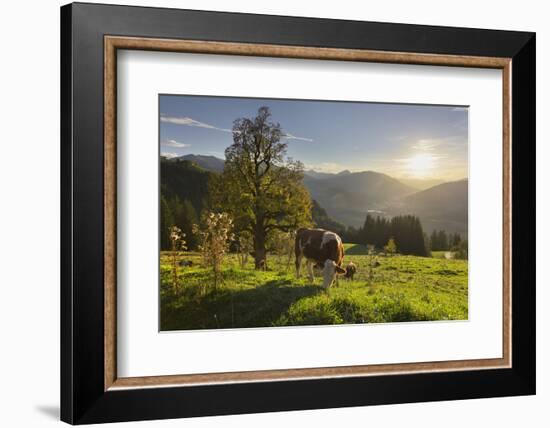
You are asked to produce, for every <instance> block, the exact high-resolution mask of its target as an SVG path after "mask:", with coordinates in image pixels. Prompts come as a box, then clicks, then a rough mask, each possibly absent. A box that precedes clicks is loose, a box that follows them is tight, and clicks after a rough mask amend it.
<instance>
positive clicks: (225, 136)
mask: <svg viewBox="0 0 550 428" xmlns="http://www.w3.org/2000/svg"><path fill="white" fill-rule="evenodd" d="M107 18H108V19H107ZM61 54H62V63H61V83H62V85H61V104H62V111H61V129H62V138H61V156H62V159H61V167H62V170H61V191H62V207H61V213H62V219H61V220H62V235H61V243H62V265H61V272H62V282H61V390H62V391H61V418H62V420H64V421H66V422H69V423H71V424H85V423H98V422H116V421H129V420H145V419H162V418H178V417H190V416H202V415H223V414H236V413H252V412H270V411H283V410H299V409H316V408H328V407H344V406H362V405H373V404H389V403H405V402H416V401H435V400H452V399H465V398H478V397H496V396H511V395H527V394H534V393H535V258H534V251H535V229H534V228H535V221H534V220H535V209H534V208H535V196H534V195H535V35H534V34H533V33H526V32H511V31H495V30H481V29H465V28H447V27H434V26H417V25H408V24H390V23H372V22H352V21H338V20H326V19H312V18H296V17H282V16H265V15H247V14H232V13H218V12H204V11H201V12H199V11H190V10H175V9H156V8H140V7H128V6H112V5H111V6H108V5H92V4H78V3H76V4H70V5H67V6H64V7H62V8H61Z"/></svg>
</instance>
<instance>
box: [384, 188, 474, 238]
mask: <svg viewBox="0 0 550 428" xmlns="http://www.w3.org/2000/svg"><path fill="white" fill-rule="evenodd" d="M386 211H387V212H388V214H390V215H398V214H415V215H417V216H419V217H420V219H421V221H422V226H423V227H424V231H428V232H430V231H432V230H433V229H444V230H446V231H447V232H451V233H452V232H458V233H460V234H462V235H466V234H467V232H468V180H459V181H453V182H449V183H443V184H439V185H437V186H434V187H431V188H429V189H426V190H423V191H421V192H416V193H413V194H411V195H407V196H405V197H403V198H401V199H399V200H397V201H393V202H392V203H391V204H389V205H388V206H387V208H386Z"/></svg>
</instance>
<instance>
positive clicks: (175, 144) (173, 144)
mask: <svg viewBox="0 0 550 428" xmlns="http://www.w3.org/2000/svg"><path fill="white" fill-rule="evenodd" d="M161 145H163V146H166V147H175V148H177V149H184V148H185V147H191V144H186V143H180V142H179V141H176V140H165V141H163V142H162V143H161Z"/></svg>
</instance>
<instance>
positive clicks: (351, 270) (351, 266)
mask: <svg viewBox="0 0 550 428" xmlns="http://www.w3.org/2000/svg"><path fill="white" fill-rule="evenodd" d="M356 272H357V265H356V264H355V263H353V262H349V263H348V265H347V266H346V274H345V275H344V276H345V277H346V278H347V279H349V280H350V281H353V275H355V273H356Z"/></svg>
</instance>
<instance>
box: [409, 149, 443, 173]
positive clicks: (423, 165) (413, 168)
mask: <svg viewBox="0 0 550 428" xmlns="http://www.w3.org/2000/svg"><path fill="white" fill-rule="evenodd" d="M435 161H436V158H435V157H434V156H432V155H429V154H427V153H421V154H418V155H414V156H412V157H410V158H408V159H407V170H408V172H409V174H411V175H413V176H415V177H427V176H429V175H431V174H432V171H433V169H434V168H435Z"/></svg>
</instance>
